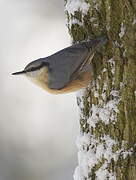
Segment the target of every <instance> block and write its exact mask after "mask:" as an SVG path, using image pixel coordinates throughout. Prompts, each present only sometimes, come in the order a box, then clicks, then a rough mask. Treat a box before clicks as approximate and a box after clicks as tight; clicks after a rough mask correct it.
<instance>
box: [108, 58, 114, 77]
mask: <svg viewBox="0 0 136 180" xmlns="http://www.w3.org/2000/svg"><path fill="white" fill-rule="evenodd" d="M108 62H109V63H110V66H111V72H112V74H113V75H114V74H115V61H114V59H113V58H110V59H109V60H108Z"/></svg>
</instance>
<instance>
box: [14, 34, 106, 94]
mask: <svg viewBox="0 0 136 180" xmlns="http://www.w3.org/2000/svg"><path fill="white" fill-rule="evenodd" d="M106 42H107V37H106V36H99V37H96V38H94V39H91V40H88V41H83V42H80V43H77V44H74V45H72V46H69V47H67V48H64V49H62V50H60V51H58V52H56V53H54V54H53V55H50V56H48V57H44V58H39V59H37V60H35V61H32V62H30V63H29V64H28V65H27V66H26V67H25V68H24V70H23V71H19V72H15V73H12V75H25V76H26V77H27V78H28V79H29V80H31V81H32V82H34V83H35V84H37V85H38V86H40V87H42V88H43V89H44V90H46V91H48V92H49V93H52V94H63V93H70V92H74V91H78V90H80V89H82V88H85V87H87V86H88V84H89V83H90V82H91V80H92V77H93V66H92V63H91V62H92V59H93V57H94V55H95V53H96V50H97V49H98V48H100V47H101V46H103V45H105V43H106Z"/></svg>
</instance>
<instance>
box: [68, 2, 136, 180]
mask: <svg viewBox="0 0 136 180" xmlns="http://www.w3.org/2000/svg"><path fill="white" fill-rule="evenodd" d="M65 11H66V14H67V18H68V29H69V33H70V35H71V37H72V39H73V43H75V42H77V41H82V40H85V39H90V38H94V37H96V36H99V35H101V34H107V36H108V38H109V41H108V43H107V44H106V45H105V46H104V47H102V48H101V50H99V52H97V53H96V54H95V57H94V58H93V62H92V63H93V67H94V74H95V76H94V79H93V80H92V82H90V86H88V87H87V88H86V89H85V90H82V91H81V92H80V93H79V94H78V96H77V102H78V105H79V107H80V110H81V112H80V134H79V137H78V139H77V146H78V150H79V151H78V163H79V164H78V167H77V168H76V170H75V173H74V179H75V180H95V179H96V180H106V179H110V180H115V179H117V180H136V49H135V35H136V34H135V32H136V17H135V15H136V14H135V12H136V1H135V0H66V1H65Z"/></svg>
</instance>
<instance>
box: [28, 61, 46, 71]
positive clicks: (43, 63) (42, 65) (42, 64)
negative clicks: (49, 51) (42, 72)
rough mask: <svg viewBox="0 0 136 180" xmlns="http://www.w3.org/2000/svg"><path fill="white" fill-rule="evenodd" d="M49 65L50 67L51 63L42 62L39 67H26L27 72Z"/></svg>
mask: <svg viewBox="0 0 136 180" xmlns="http://www.w3.org/2000/svg"><path fill="white" fill-rule="evenodd" d="M44 66H47V67H49V63H48V62H42V63H41V64H40V65H39V66H37V67H31V68H30V69H26V70H25V72H32V71H36V70H39V69H41V68H42V67H44Z"/></svg>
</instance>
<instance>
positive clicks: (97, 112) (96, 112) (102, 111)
mask: <svg viewBox="0 0 136 180" xmlns="http://www.w3.org/2000/svg"><path fill="white" fill-rule="evenodd" d="M96 93H97V91H96V92H95V94H96ZM110 95H111V96H112V100H109V101H107V102H106V103H104V102H103V101H99V104H98V105H94V104H92V107H91V109H90V118H89V119H88V120H87V122H88V124H89V126H90V128H91V127H93V128H95V127H96V124H97V123H98V122H99V121H102V122H103V123H104V124H109V123H111V122H114V123H115V121H116V120H117V113H118V104H119V102H120V97H119V92H118V91H115V90H113V91H111V92H110ZM102 98H103V100H105V98H106V94H105V93H102Z"/></svg>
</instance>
